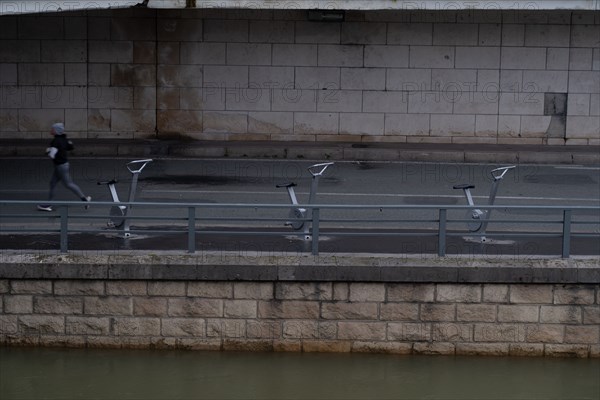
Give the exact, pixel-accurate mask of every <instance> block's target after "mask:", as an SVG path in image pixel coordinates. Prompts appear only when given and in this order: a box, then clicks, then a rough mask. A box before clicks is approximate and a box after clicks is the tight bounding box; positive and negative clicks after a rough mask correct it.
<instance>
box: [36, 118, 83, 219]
mask: <svg viewBox="0 0 600 400" xmlns="http://www.w3.org/2000/svg"><path fill="white" fill-rule="evenodd" d="M50 134H51V135H52V136H53V137H54V139H52V142H51V143H50V147H48V148H47V149H46V154H48V156H49V157H50V158H51V159H52V161H53V163H54V173H53V174H52V179H51V180H50V192H49V193H48V201H52V199H54V192H55V190H56V185H57V184H58V182H61V181H62V183H63V184H64V185H65V187H66V188H67V189H69V190H70V191H72V192H73V193H75V194H76V195H77V197H79V198H80V199H81V201H85V202H89V201H91V200H92V198H91V197H90V196H86V195H84V194H83V192H82V191H81V189H80V188H79V186H77V185H76V184H75V182H73V180H72V179H71V174H70V172H69V161H68V157H67V152H69V151H70V150H73V143H72V142H71V141H70V140H68V139H67V135H65V126H64V125H63V124H62V123H60V122H58V123H56V124H54V125H52V129H51V130H50ZM86 208H87V205H86ZM37 209H38V210H40V211H52V206H50V205H48V204H39V205H38V206H37Z"/></svg>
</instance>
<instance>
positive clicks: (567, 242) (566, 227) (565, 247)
mask: <svg viewBox="0 0 600 400" xmlns="http://www.w3.org/2000/svg"><path fill="white" fill-rule="evenodd" d="M571 216H572V210H563V235H562V258H569V255H570V253H571Z"/></svg>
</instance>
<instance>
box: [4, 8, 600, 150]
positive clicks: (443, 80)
mask: <svg viewBox="0 0 600 400" xmlns="http://www.w3.org/2000/svg"><path fill="white" fill-rule="evenodd" d="M15 3H18V2H15ZM180 3H181V2H180ZM215 3H218V2H215ZM414 3H419V2H414ZM564 3H565V4H566V3H569V2H564ZM531 4H533V5H534V6H535V5H536V4H535V2H529V3H527V7H529V5H531ZM565 6H568V5H565ZM599 38H600V12H598V11H583V10H572V11H570V10H555V11H544V10H518V9H515V10H502V11H500V10H478V11H474V10H465V11H432V10H414V9H411V10H380V11H347V12H346V13H345V20H344V21H343V22H315V21H310V20H309V19H308V14H307V12H306V10H289V9H288V10H268V9H267V10H248V9H246V10H224V9H195V10H166V9H160V10H155V9H140V8H135V9H123V10H111V11H102V10H89V11H85V12H57V13H49V14H37V15H20V16H2V17H0V140H1V139H40V138H44V139H45V138H47V136H48V127H49V126H50V124H51V123H53V122H56V121H59V120H62V121H65V125H66V128H67V130H68V131H69V132H70V133H71V136H72V137H74V138H78V139H83V138H88V139H134V140H135V139H183V138H185V139H188V140H231V141H233V140H251V141H264V140H270V141H300V142H311V141H314V142H316V141H322V142H326V141H327V142H332V141H338V142H342V141H343V142H357V141H359V142H367V143H368V142H371V143H372V142H384V143H388V142H394V143H442V144H445V143H455V144H492V145H496V144H523V145H526V144H530V145H549V146H564V145H596V146H597V145H600V93H599V87H600V39H599ZM23 146H24V147H26V145H23Z"/></svg>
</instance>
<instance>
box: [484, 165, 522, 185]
mask: <svg viewBox="0 0 600 400" xmlns="http://www.w3.org/2000/svg"><path fill="white" fill-rule="evenodd" d="M513 168H516V165H511V166H508V167H500V168H496V169H493V170H491V171H490V174H491V175H492V178H494V180H495V181H499V180H500V179H502V178H504V175H506V173H507V172H508V171H509V170H511V169H513ZM500 171H502V173H500V174H495V172H500Z"/></svg>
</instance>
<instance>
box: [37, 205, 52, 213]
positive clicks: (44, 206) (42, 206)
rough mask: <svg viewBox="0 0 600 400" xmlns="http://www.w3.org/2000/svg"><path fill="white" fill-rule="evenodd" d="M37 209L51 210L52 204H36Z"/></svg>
mask: <svg viewBox="0 0 600 400" xmlns="http://www.w3.org/2000/svg"><path fill="white" fill-rule="evenodd" d="M37 209H38V211H52V206H48V205H45V204H38V206H37Z"/></svg>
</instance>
